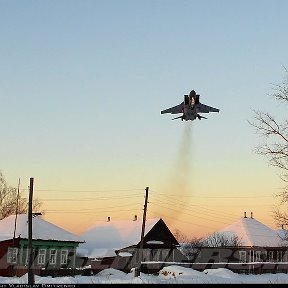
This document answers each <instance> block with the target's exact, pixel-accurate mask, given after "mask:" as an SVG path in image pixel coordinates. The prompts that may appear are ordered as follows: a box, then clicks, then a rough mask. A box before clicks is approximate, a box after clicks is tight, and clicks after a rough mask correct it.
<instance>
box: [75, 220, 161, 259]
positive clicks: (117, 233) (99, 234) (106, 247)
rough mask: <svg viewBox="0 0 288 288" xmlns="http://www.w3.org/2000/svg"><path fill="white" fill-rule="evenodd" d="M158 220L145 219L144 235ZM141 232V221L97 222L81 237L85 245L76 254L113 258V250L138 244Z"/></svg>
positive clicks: (80, 246)
mask: <svg viewBox="0 0 288 288" xmlns="http://www.w3.org/2000/svg"><path fill="white" fill-rule="evenodd" d="M159 220H160V218H157V219H146V224H145V235H146V234H147V233H148V232H149V231H150V230H151V229H152V227H153V226H154V225H155V224H156V223H157V222H158V221H159ZM141 230H142V220H136V221H135V220H134V221H132V220H115V221H114V220H111V221H97V222H96V223H95V224H94V225H93V226H92V227H90V228H89V229H88V230H86V231H85V232H84V233H83V234H82V235H81V236H82V238H83V239H85V243H83V244H80V245H79V248H78V249H77V254H78V255H79V256H88V257H90V258H97V257H103V256H115V255H116V254H115V250H117V249H120V248H124V247H127V246H131V245H135V244H138V243H139V242H140V239H141Z"/></svg>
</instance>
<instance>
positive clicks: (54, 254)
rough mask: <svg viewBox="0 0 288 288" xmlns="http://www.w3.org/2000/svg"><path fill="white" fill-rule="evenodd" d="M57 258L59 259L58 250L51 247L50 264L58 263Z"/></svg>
mask: <svg viewBox="0 0 288 288" xmlns="http://www.w3.org/2000/svg"><path fill="white" fill-rule="evenodd" d="M56 260H57V250H56V249H50V255H49V264H56Z"/></svg>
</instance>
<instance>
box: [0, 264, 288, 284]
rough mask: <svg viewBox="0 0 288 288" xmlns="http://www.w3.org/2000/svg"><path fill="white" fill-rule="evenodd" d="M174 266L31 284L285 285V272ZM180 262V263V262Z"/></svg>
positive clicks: (19, 280)
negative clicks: (239, 272)
mask: <svg viewBox="0 0 288 288" xmlns="http://www.w3.org/2000/svg"><path fill="white" fill-rule="evenodd" d="M177 264H178V263H175V264H174V265H171V266H167V267H164V268H162V269H161V270H160V271H159V273H158V275H153V274H144V273H140V276H138V277H135V276H134V272H133V271H132V272H130V273H128V274H126V273H124V272H122V271H119V270H116V269H113V268H108V269H104V270H102V271H100V272H99V273H97V274H96V275H92V276H81V275H76V276H75V277H72V276H65V277H51V276H50V277H41V276H37V275H35V279H34V280H35V284H44V285H45V284H49V285H53V284H57V285H59V284H62V285H69V284H71V285H73V284H125V283H126V284H127V283H128V284H287V283H288V276H287V274H286V273H274V274H271V273H264V274H258V275H255V274H254V275H253V274H248V275H246V274H238V273H234V272H232V271H230V270H228V269H225V268H216V269H215V268H213V269H205V270H204V271H202V272H200V271H197V270H194V269H191V268H186V267H181V266H178V265H177ZM182 265H183V264H182ZM0 283H2V284H6V285H7V286H8V285H9V284H27V283H28V275H27V274H25V275H23V276H22V277H0Z"/></svg>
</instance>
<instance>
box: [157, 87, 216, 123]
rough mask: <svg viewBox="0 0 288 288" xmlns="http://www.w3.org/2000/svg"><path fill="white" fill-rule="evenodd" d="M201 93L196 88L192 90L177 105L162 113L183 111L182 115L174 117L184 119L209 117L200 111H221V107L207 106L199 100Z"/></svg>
mask: <svg viewBox="0 0 288 288" xmlns="http://www.w3.org/2000/svg"><path fill="white" fill-rule="evenodd" d="M199 98H200V95H198V94H196V92H195V91H194V90H192V91H191V92H190V94H189V95H184V101H183V102H182V103H180V104H179V105H177V106H174V107H171V108H168V109H165V110H162V111H161V114H166V113H171V114H179V113H182V115H181V116H179V117H176V118H173V119H172V120H175V119H181V120H182V121H183V120H185V121H188V120H191V121H193V120H195V119H196V118H198V119H199V120H201V119H202V118H204V119H207V118H206V117H204V116H201V115H200V114H199V113H209V112H219V109H217V108H213V107H210V106H207V105H205V104H202V103H200V102H199Z"/></svg>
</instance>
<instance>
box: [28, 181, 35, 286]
mask: <svg viewBox="0 0 288 288" xmlns="http://www.w3.org/2000/svg"><path fill="white" fill-rule="evenodd" d="M33 185H34V178H30V186H29V203H28V252H29V263H28V284H29V285H33V284H34V282H35V279H34V271H33V258H34V257H33V248H32V203H33Z"/></svg>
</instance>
